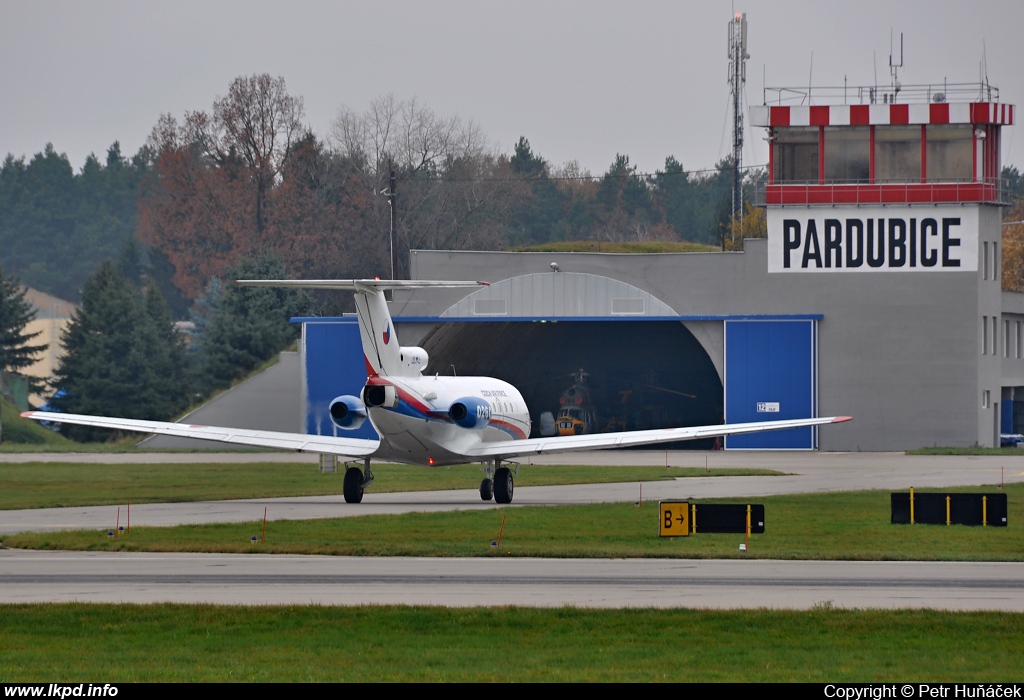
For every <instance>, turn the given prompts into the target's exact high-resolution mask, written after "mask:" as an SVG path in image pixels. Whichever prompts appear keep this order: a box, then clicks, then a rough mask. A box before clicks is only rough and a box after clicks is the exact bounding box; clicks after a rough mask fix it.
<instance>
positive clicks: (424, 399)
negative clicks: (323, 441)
mask: <svg viewBox="0 0 1024 700" xmlns="http://www.w3.org/2000/svg"><path fill="white" fill-rule="evenodd" d="M387 385H391V386H393V387H394V388H395V392H396V397H395V405H394V406H390V407H385V406H370V407H369V410H368V414H369V418H370V421H371V422H372V423H373V427H374V428H375V429H376V431H377V433H378V434H379V435H380V439H381V445H380V448H379V450H378V452H377V455H375V456H377V457H379V458H381V459H385V460H395V461H400V462H410V463H413V464H422V465H425V466H444V465H448V464H461V463H464V462H466V461H467V460H466V456H465V455H466V454H467V453H468V452H469V450H470V449H471V448H473V447H477V446H479V445H483V444H487V443H496V442H506V441H510V440H524V439H526V438H528V437H529V436H530V412H529V410H528V409H527V406H526V401H525V400H523V396H522V394H520V393H519V391H518V390H517V389H516V388H515V387H514V386H512V385H511V384H509V383H508V382H503V381H501V380H499V379H494V378H491V377H441V376H433V377H381V376H371V377H369V378H368V379H367V386H387ZM467 399H476V400H477V402H476V403H475V404H474V402H472V401H467ZM460 401H461V402H463V403H464V404H468V408H469V411H468V413H469V415H467V416H466V418H465V419H464V420H463V424H461V425H460V424H459V423H458V422H456V421H455V420H453V418H452V416H451V415H450V410H451V407H452V406H453V405H454V404H457V403H459V402H460ZM469 423H472V426H471V427H466V426H467V425H468V424H469Z"/></svg>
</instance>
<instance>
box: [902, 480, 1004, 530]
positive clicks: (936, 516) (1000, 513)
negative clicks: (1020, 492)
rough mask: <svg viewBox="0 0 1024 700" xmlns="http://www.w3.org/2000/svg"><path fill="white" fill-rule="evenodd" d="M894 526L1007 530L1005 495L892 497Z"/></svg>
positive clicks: (913, 495)
mask: <svg viewBox="0 0 1024 700" xmlns="http://www.w3.org/2000/svg"><path fill="white" fill-rule="evenodd" d="M890 503H891V513H892V516H891V517H892V524H893V525H913V524H915V523H920V524H922V525H981V526H983V527H988V526H993V527H1006V494H1005V493H915V492H914V489H910V491H909V492H908V493H893V494H890Z"/></svg>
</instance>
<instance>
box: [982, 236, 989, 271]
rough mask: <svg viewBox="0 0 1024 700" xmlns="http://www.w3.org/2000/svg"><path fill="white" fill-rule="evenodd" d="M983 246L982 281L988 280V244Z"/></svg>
mask: <svg viewBox="0 0 1024 700" xmlns="http://www.w3.org/2000/svg"><path fill="white" fill-rule="evenodd" d="M981 246H982V249H981V269H982V273H981V279H983V280H987V279H988V243H982V244H981Z"/></svg>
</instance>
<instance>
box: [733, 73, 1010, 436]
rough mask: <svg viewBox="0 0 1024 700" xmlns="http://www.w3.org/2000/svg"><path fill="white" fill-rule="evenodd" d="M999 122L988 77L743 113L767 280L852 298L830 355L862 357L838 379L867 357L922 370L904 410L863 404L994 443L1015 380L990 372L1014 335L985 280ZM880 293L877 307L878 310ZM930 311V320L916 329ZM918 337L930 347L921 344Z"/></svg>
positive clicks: (825, 95)
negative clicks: (848, 330) (839, 351)
mask: <svg viewBox="0 0 1024 700" xmlns="http://www.w3.org/2000/svg"><path fill="white" fill-rule="evenodd" d="M1013 119H1014V108H1013V105H1008V104H1005V103H1002V102H1000V100H999V92H998V90H997V89H996V88H993V87H992V86H990V85H988V84H957V85H950V84H944V83H939V84H937V85H900V84H899V83H898V82H896V81H895V80H894V83H893V85H892V86H891V87H886V88H878V87H859V88H847V87H843V88H831V89H830V88H822V89H814V90H810V89H808V88H768V89H766V90H765V95H764V104H763V105H761V106H757V107H752V108H751V110H750V122H751V125H753V126H760V127H764V128H765V129H767V135H768V141H769V144H770V149H769V165H768V180H767V183H766V184H765V185H764V186H763V188H762V189H761V191H760V192H759V193H758V199H759V203H760V204H763V205H764V206H765V207H766V209H767V219H768V251H767V255H768V261H767V263H768V264H767V272H768V274H769V277H771V276H776V275H777V276H797V275H804V276H805V275H814V276H817V278H818V279H817V283H815V284H804V285H800V286H801V287H802V288H804V289H805V290H806V291H807V292H808V293H811V294H815V293H819V292H820V293H824V294H826V295H835V294H836V293H837V292H838V290H843V289H845V290H848V293H849V294H852V295H854V297H853V298H852V299H850V304H851V305H853V304H856V303H857V297H858V296H859V297H860V298H861V300H862V304H863V305H862V307H861V310H860V315H862V317H863V318H862V320H863V323H862V324H861V328H862V331H861V333H858V334H855V335H853V334H851V335H847V336H846V337H843V338H842V342H845V343H848V344H850V345H851V346H852V347H857V348H858V349H859V351H858V352H856V353H852V354H851V356H850V357H849V359H848V360H846V362H847V363H849V362H854V361H857V362H862V363H865V365H864V367H861V368H860V370H859V372H858V371H853V370H852V367H851V368H848V369H850V371H849V372H844V373H846V374H860V375H861V376H862V377H863V378H865V379H867V378H868V374H867V368H869V367H870V366H871V365H870V363H872V362H876V361H878V362H881V364H883V365H885V367H886V372H887V373H890V372H893V371H894V370H896V369H897V368H898V367H900V366H902V367H903V372H905V376H907V377H910V376H916V377H920V378H924V377H926V376H927V377H931V379H929V380H928V381H927V382H924V381H921V382H918V383H917V387H918V389H917V390H915V391H918V392H919V393H918V394H917V396H918V398H919V402H920V403H919V405H917V406H916V407H915V406H914V405H913V404H914V402H913V400H912V399H911V398H910V397H909V396H908V397H906V398H905V399H901V400H899V401H895V402H889V404H888V405H885V402H884V401H880V402H878V405H877V408H876V410H877V412H878V413H879V414H880V415H886V414H889V419H890V420H895V421H896V422H900V421H902V420H904V418H905V417H904V416H900V415H894V414H901V413H905V412H907V411H920V412H921V416H924V417H925V418H927V416H928V414H929V412H932V413H934V414H935V416H934V417H935V419H936V421H938V423H942V424H946V425H951V424H952V423H957V424H959V425H961V426H962V427H967V426H966V425H964V424H969V425H971V426H973V425H974V421H975V420H976V421H977V423H976V425H977V431H976V433H975V432H974V430H973V428H972V429H971V430H970V431H969V432H968V433H967V434H966V435H964V434H963V433H961V436H962V437H959V438H955V439H954V438H951V440H952V441H956V442H966V441H968V440H969V435H970V434H971V433H974V434H976V435H977V436H978V437H977V443H978V444H981V445H993V444H994V445H998V444H999V434H1000V432H1007V431H1006V430H1005V427H1006V426H1007V425H1010V424H1012V421H1010V420H1008V419H1009V418H1010V417H1009V416H1007V415H1004V416H1001V415H1000V410H1001V408H1003V410H1004V411H1007V410H1011V409H1012V405H1013V401H1012V400H1013V399H1014V398H1018V399H1024V387H1020V389H1021V391H1020V396H1016V391H1017V389H1018V388H1017V387H1012V386H1010V387H1004V386H1003V381H1002V377H1001V371H1002V369H1003V367H1002V359H1003V358H1011V357H1013V356H1014V355H1016V357H1020V356H1021V348H1020V345H1021V340H1022V338H1021V323H1020V319H1016V317H1014V318H1015V319H1016V320H1011V318H1010V317H1007V316H1005V315H1004V313H1003V311H1004V310H1003V305H1004V301H1005V299H1004V298H1003V295H1002V294H1001V285H1000V267H1001V266H1000V251H999V248H1000V246H999V244H1000V239H1001V222H1002V207H1003V206H1005V205H1007V204H1008V203H1009V201H1008V195H1007V191H1006V189H1005V187H1004V186H1003V184H1002V183H1001V181H1000V179H999V175H1000V172H1001V165H1000V141H1001V129H1002V127H1003V126H1008V125H1012V124H1013ZM794 281H795V280H794ZM808 281H809V280H808ZM815 290H818V292H815ZM882 290H885V292H884V296H885V297H886V298H887V299H888V300H889V302H888V303H889V304H890V305H891V306H890V307H889V308H886V305H884V304H879V303H878V302H879V299H878V298H877V297H878V294H880V293H882ZM828 315H829V314H828V311H827V310H826V311H825V318H826V319H827V318H828ZM937 318H943V319H944V321H943V327H940V328H931V329H930V332H929V326H931V325H932V324H934V323H935V321H936V320H937ZM893 319H900V322H899V323H894V322H893ZM872 327H874V328H875V331H874V332H872V331H868V332H867V334H866V335H865V334H864V330H866V329H869V328H872ZM823 333H824V328H823ZM929 336H931V337H933V339H934V342H933V343H932V344H931V345H929V346H927V347H925V346H922V345H921V342H920V339H921V338H927V337H929ZM911 337H912V338H914V340H908V338H911ZM901 354H902V357H901ZM971 354H973V355H974V357H971V358H970V361H968V359H969V358H968V355H971ZM854 356H856V357H857V358H858V359H856V360H854ZM944 367H945V368H946V369H945V370H944V369H943V368H944ZM840 369H842V368H840ZM821 371H822V373H823V374H824V372H825V371H826V370H825V367H822V370H821ZM903 372H895V374H894V376H899V375H900V374H901V373H903ZM972 373H973V374H974V375H975V376H971V377H967V376H964V375H965V374H972ZM822 383H823V385H824V384H825V383H827V380H826V379H825V378H824V377H823V379H822ZM869 383H870V382H869ZM943 386H944V387H945V388H946V390H945V391H943V390H942V389H941V387H943ZM967 386H970V387H973V391H969V392H968V391H965V390H963V389H964V387H967ZM876 389H877V387H876ZM906 389H907V390H908V391H910V390H911V386H910V385H908V386H907V387H906ZM846 391H847V392H848V395H849V396H851V397H852V396H854V395H856V393H857V389H856V388H851V387H849V386H848V387H847V390H846ZM970 394H973V397H972V396H970ZM836 398H839V395H838V394H837V396H836ZM864 398H867V397H861V399H864ZM1001 399H1002V400H1003V401H1002V402H1001ZM855 403H859V404H861V405H863V401H855ZM1001 403H1004V404H1005V405H1004V406H1002V407H1001ZM936 404H938V405H936ZM942 404H945V405H942ZM897 407H898V408H897ZM921 416H919V417H921ZM869 420H871V419H869ZM877 428H878V429H880V430H881V429H883V427H882V426H881V425H878V426H877ZM1001 428H1004V429H1003V430H1001ZM964 438H967V439H966V440H965V439H964Z"/></svg>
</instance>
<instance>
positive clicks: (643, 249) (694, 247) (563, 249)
mask: <svg viewBox="0 0 1024 700" xmlns="http://www.w3.org/2000/svg"><path fill="white" fill-rule="evenodd" d="M514 250H515V251H516V252H520V253H714V252H717V251H720V250H721V249H720V248H716V247H715V246H711V245H706V244H704V243H691V242H690V241H624V242H617V243H612V242H608V241H561V242H555V243H544V244H542V245H533V246H523V247H521V248H515V249H514Z"/></svg>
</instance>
